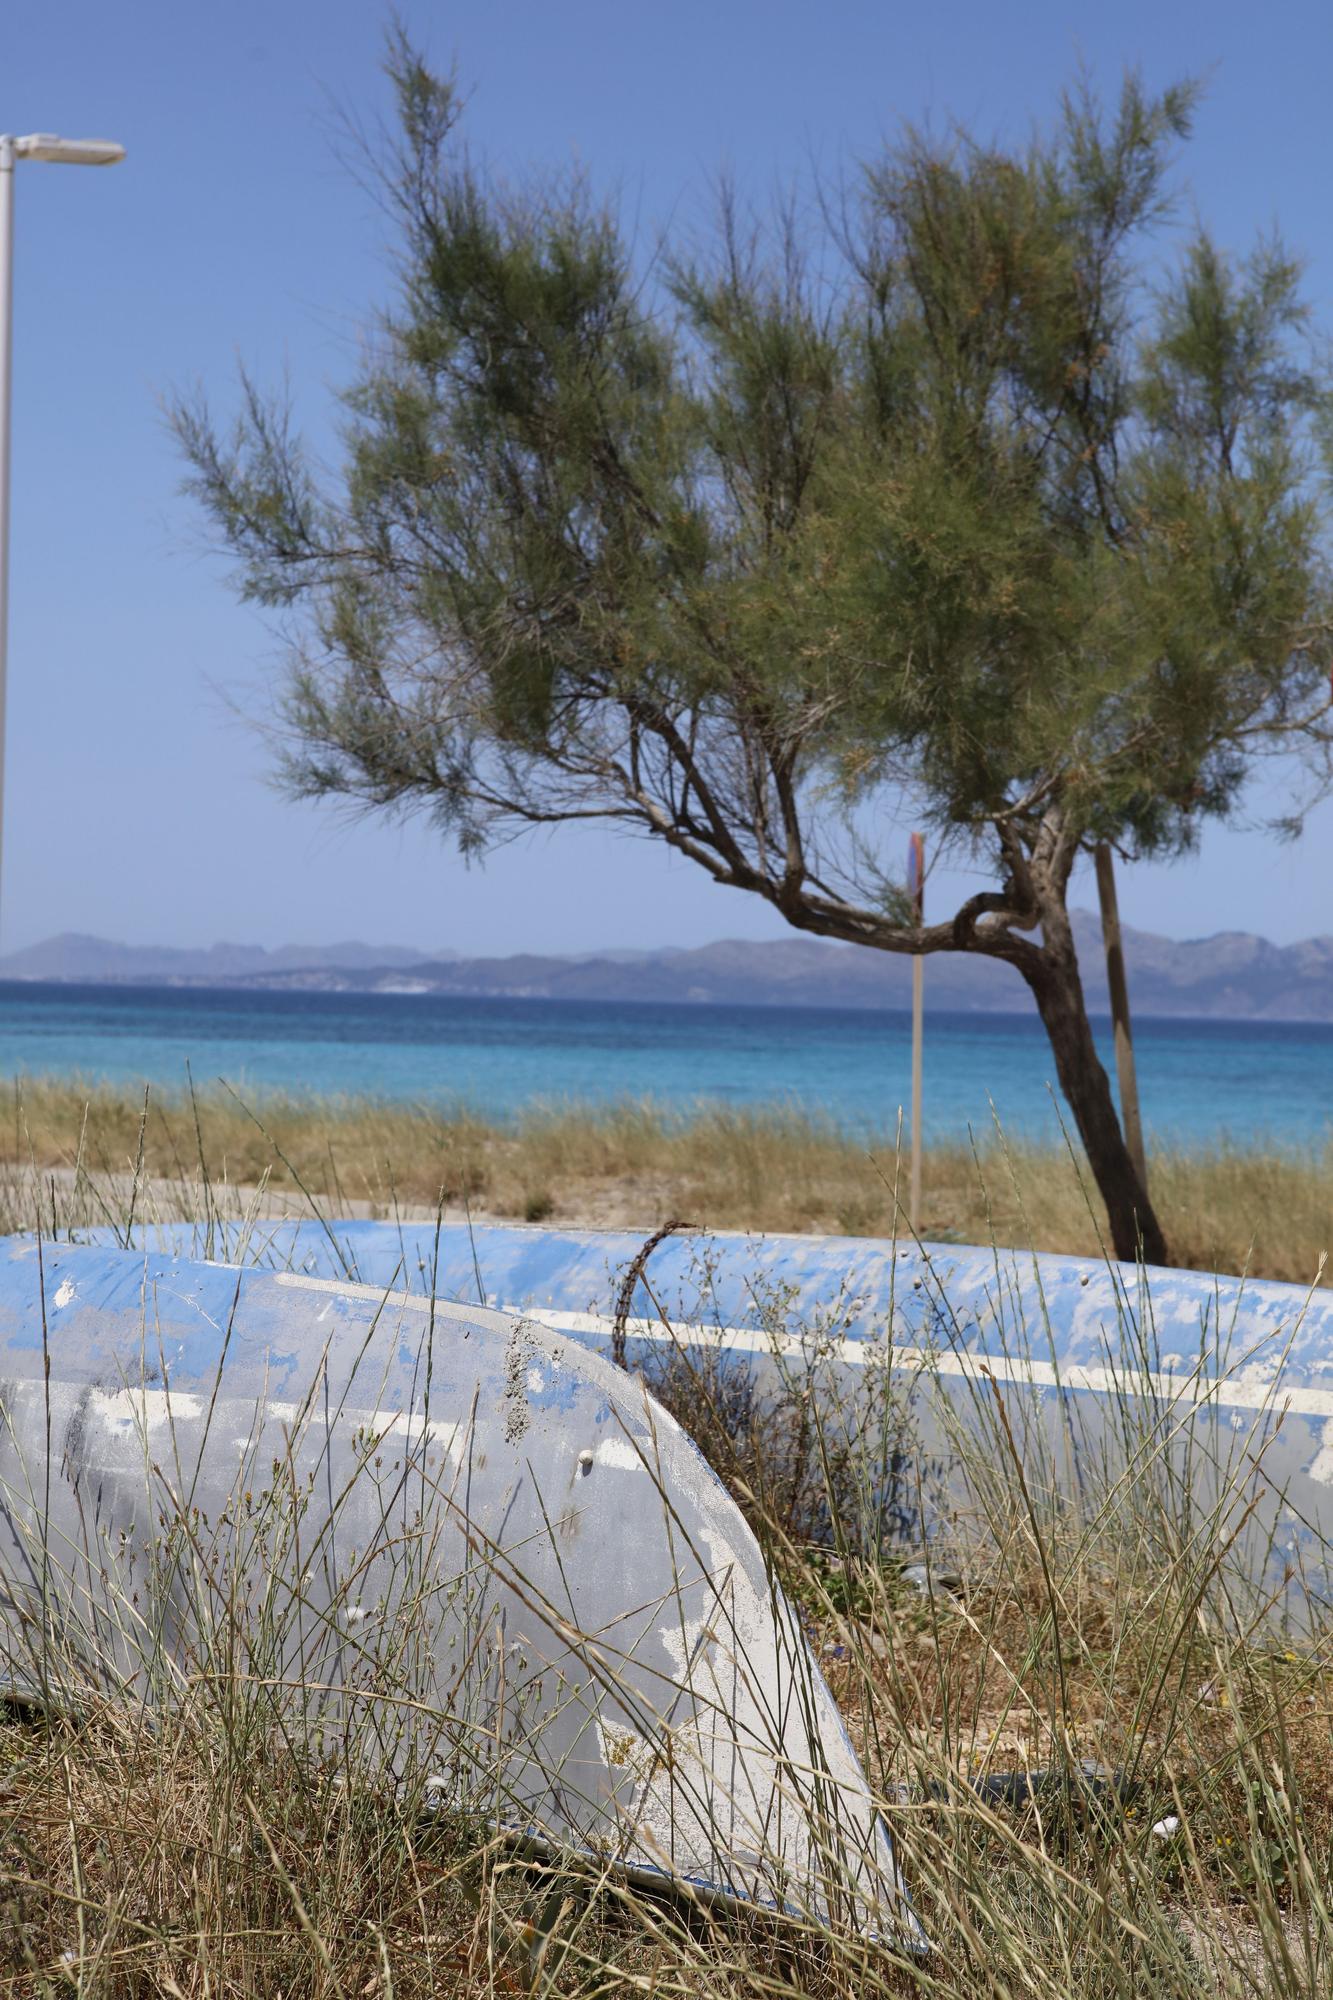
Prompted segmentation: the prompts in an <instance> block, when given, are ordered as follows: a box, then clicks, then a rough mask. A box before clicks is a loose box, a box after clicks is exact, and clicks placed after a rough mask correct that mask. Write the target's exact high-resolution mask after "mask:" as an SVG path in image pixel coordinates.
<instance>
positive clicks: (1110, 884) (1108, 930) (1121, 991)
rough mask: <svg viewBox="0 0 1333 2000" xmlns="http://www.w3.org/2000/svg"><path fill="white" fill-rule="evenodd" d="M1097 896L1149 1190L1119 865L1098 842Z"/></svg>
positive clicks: (1124, 1100)
mask: <svg viewBox="0 0 1333 2000" xmlns="http://www.w3.org/2000/svg"><path fill="white" fill-rule="evenodd" d="M1094 858H1095V860H1096V864H1097V896H1098V899H1099V901H1100V903H1101V906H1102V943H1103V944H1104V945H1105V947H1106V984H1107V988H1108V990H1109V992H1110V995H1111V1024H1112V1027H1113V1029H1114V1031H1115V1068H1116V1076H1117V1078H1118V1080H1119V1084H1120V1116H1121V1119H1122V1121H1123V1123H1124V1127H1125V1144H1126V1145H1127V1146H1128V1148H1129V1157H1130V1158H1131V1160H1133V1162H1134V1170H1135V1172H1136V1173H1137V1174H1138V1177H1139V1185H1140V1187H1141V1188H1142V1189H1143V1192H1144V1194H1145V1195H1146V1194H1147V1192H1148V1159H1147V1155H1146V1153H1145V1152H1144V1150H1143V1124H1142V1121H1141V1119H1140V1117H1139V1082H1138V1076H1137V1074H1136V1072H1135V1068H1134V1031H1133V1029H1132V1028H1131V1026H1130V1020H1129V983H1128V981H1127V980H1126V978H1125V954H1124V950H1123V948H1122V946H1121V943H1120V910H1119V906H1118V904H1117V902H1116V895H1115V867H1114V863H1113V861H1112V858H1111V850H1110V847H1109V846H1108V845H1107V843H1106V842H1105V841H1104V840H1102V841H1099V842H1098V843H1097V847H1096V850H1095V855H1094Z"/></svg>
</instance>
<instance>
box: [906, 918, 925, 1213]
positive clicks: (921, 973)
mask: <svg viewBox="0 0 1333 2000" xmlns="http://www.w3.org/2000/svg"><path fill="white" fill-rule="evenodd" d="M925 1020H926V961H925V959H924V958H923V957H922V956H921V953H920V952H918V953H917V954H916V957H915V958H914V959H913V960H912V1188H911V1193H910V1195H909V1197H908V1209H907V1214H908V1220H909V1221H910V1222H911V1225H912V1234H913V1235H914V1236H919V1235H920V1233H921V1041H922V1035H923V1032H924V1029H925Z"/></svg>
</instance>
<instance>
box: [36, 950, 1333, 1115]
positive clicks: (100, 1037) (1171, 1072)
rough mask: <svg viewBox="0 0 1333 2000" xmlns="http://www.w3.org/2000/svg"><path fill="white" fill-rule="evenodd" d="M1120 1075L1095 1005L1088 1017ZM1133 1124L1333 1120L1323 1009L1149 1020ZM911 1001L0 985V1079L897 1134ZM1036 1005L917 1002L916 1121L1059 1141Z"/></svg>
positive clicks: (1331, 1031)
mask: <svg viewBox="0 0 1333 2000" xmlns="http://www.w3.org/2000/svg"><path fill="white" fill-rule="evenodd" d="M1099 1034H1100V1038H1101V1042H1102V1054H1103V1060H1104V1061H1105V1063H1106V1065H1107V1069H1108V1072H1109V1073H1110V1074H1111V1075H1112V1076H1114V1059H1113V1054H1112V1049H1111V1039H1110V1027H1109V1023H1102V1024H1099ZM1135 1038H1136V1048H1137V1054H1138V1070H1139V1094H1140V1099H1141V1103H1142V1107H1143V1114H1144V1122H1145V1125H1146V1126H1147V1128H1148V1131H1149V1133H1150V1134H1151V1135H1152V1136H1153V1137H1154V1138H1155V1139H1157V1140H1158V1141H1159V1142H1164V1143H1171V1142H1174V1143H1179V1144H1184V1145H1192V1144H1198V1143H1203V1142H1217V1141H1224V1140H1230V1141H1233V1142H1235V1143H1237V1144H1240V1145H1244V1146H1249V1145H1252V1144H1256V1143H1265V1142H1275V1143H1278V1144H1281V1145H1286V1146H1293V1145H1295V1146H1301V1147H1308V1146H1321V1145H1323V1144H1324V1143H1325V1142H1327V1141H1328V1140H1329V1139H1330V1138H1333V1130H1331V1127H1330V1121H1331V1120H1333V1026H1323V1025H1318V1024H1311V1025H1305V1024H1288V1023H1283V1022H1254V1021H1245V1022H1233V1021H1215V1020H1207V1021H1188V1020H1146V1019H1145V1020H1141V1021H1139V1022H1138V1023H1137V1024H1136V1037H1135ZM910 1059H911V1019H910V1016H909V1015H908V1014H907V1013H905V1012H896V1011H894V1012H888V1011H884V1012H880V1011H874V1012H872V1011H864V1010H852V1009H842V1008H809V1007H803V1008H794V1007H774V1006H754V1007H746V1006H704V1005H669V1004H659V1003H655V1002H648V1001H645V1002H631V1003H621V1002H609V1001H608V1002H596V1001H558V1000H540V999H522V1000H520V999H473V998H455V997H452V996H445V995H438V994H420V993H402V994H398V993H375V994H365V993H304V992H265V991H262V990H245V989H239V988H238V989H226V990H221V989H209V988H202V987H167V988H149V987H129V986H72V985H54V984H52V985H47V984H39V983H36V982H32V983H29V982H22V983H20V982H5V983H0V1077H4V1078H18V1079H22V1078H25V1077H26V1078H34V1077H44V1076H46V1077H61V1078H71V1079H72V1078H77V1079H80V1080H82V1081H84V1082H87V1083H95V1082H105V1083H111V1084H116V1085H120V1086H124V1087H127V1088H130V1089H133V1090H135V1091H138V1090H140V1089H142V1088H143V1086H144V1085H145V1084H146V1085H149V1086H150V1087H152V1088H153V1089H156V1090H160V1091H166V1092H173V1093H179V1092H180V1091H182V1090H184V1089H185V1087H186V1085H187V1079H188V1078H189V1077H192V1078H193V1081H194V1085H195V1087H196V1089H210V1088H216V1086H217V1084H218V1083H219V1082H226V1083H228V1084H229V1085H230V1086H231V1087H232V1089H234V1090H235V1091H237V1092H239V1093H240V1094H241V1095H242V1096H243V1097H245V1098H247V1099H250V1100H256V1101H257V1100H258V1099H261V1098H264V1097H269V1098H271V1097H273V1096H274V1095H275V1094H284V1095H289V1096H290V1095H299V1096H305V1095H319V1096H325V1097H348V1098H350V1097H376V1098H385V1099H392V1100H398V1101H402V1102H405V1103H415V1104H429V1105H433V1106H438V1107H441V1108H446V1109H453V1108H458V1107H464V1106H466V1107H469V1108H471V1109H473V1110H475V1111H478V1112H480V1113H482V1114H483V1115H485V1116H486V1117H488V1118H492V1119H510V1118H513V1117H514V1116H515V1115H516V1114H519V1113H522V1112H524V1111H525V1110H529V1109H531V1108H532V1107H534V1106H537V1105H553V1104H569V1103H576V1104H589V1105H598V1104H607V1103H611V1102H615V1101H618V1100H644V1099H650V1100H652V1101H653V1102H655V1103H657V1104H659V1105H662V1106H665V1107H667V1108H669V1109H672V1110H676V1111H681V1112H686V1111H689V1110H690V1109H691V1108H693V1107H694V1106H697V1105H700V1104H713V1105H727V1106H731V1107H739V1106H753V1105H784V1106H789V1107H791V1108H794V1109H797V1110H800V1111H802V1112H804V1113H807V1114H810V1115H812V1116H814V1117H816V1118H819V1119H822V1120H826V1121H828V1122H829V1123H831V1124H833V1125H836V1126H838V1127H840V1128H842V1129H843V1130H846V1131H848V1132H852V1133H871V1132H874V1133H877V1134H881V1135H883V1134H886V1133H888V1134H891V1133H892V1132H893V1131H894V1130H895V1128H896V1126H897V1122H898V1118H899V1115H900V1110H902V1109H903V1108H905V1107H906V1106H907V1104H908V1102H909V1093H910V1073H911V1072H910ZM1062 1115H1066V1116H1067V1114H1064V1113H1063V1107H1062V1105H1061V1100H1060V1098H1059V1093H1058V1089H1057V1088H1056V1085H1055V1079H1054V1065H1053V1062H1052V1059H1051V1054H1050V1049H1049V1046H1048V1044H1047V1041H1046V1038H1045V1035H1044V1034H1043V1032H1042V1029H1041V1026H1040V1023H1039V1022H1038V1020H1037V1017H1036V1014H1035V1013H1025V1014H971V1013H950V1012H945V1011H943V1010H935V1011H932V1010H930V1009H929V1008H928V1009H927V1013H926V1028H925V1044H924V1088H923V1123H924V1127H925V1132H926V1136H927V1138H928V1139H930V1140H937V1141H941V1140H959V1139H966V1137H967V1135H968V1133H969V1132H972V1133H975V1134H976V1135H977V1136H978V1137H984V1136H986V1135H987V1134H989V1133H991V1132H992V1131H993V1130H994V1127H995V1125H996V1123H998V1124H999V1125H1000V1126H1001V1127H1002V1128H1003V1129H1004V1131H1005V1132H1007V1133H1010V1134H1012V1135H1013V1136H1015V1137H1024V1138H1034V1139H1046V1140H1052V1139H1058V1137H1059V1134H1060V1129H1061V1128H1060V1120H1061V1117H1062Z"/></svg>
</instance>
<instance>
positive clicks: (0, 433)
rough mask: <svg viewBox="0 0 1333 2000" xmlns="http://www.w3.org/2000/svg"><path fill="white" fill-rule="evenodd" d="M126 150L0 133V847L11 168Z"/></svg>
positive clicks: (79, 162) (100, 160)
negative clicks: (27, 162)
mask: <svg viewBox="0 0 1333 2000" xmlns="http://www.w3.org/2000/svg"><path fill="white" fill-rule="evenodd" d="M124 157H125V148H124V147H123V146H118V145H116V143H115V141H114V140H112V139H62V138H60V137H58V135H57V134H56V133H54V132H30V133H29V134H28V136H27V138H26V139H15V138H13V137H11V136H10V135H9V134H8V133H3V134H0V843H2V837H3V832H4V787H5V676H6V669H7V666H8V656H9V398H10V385H11V381H12V377H13V358H12V347H13V341H12V335H13V322H14V310H13V292H14V283H13V280H14V166H15V163H16V162H17V161H19V160H55V161H57V162H61V163H63V164H64V165H66V166H72V167H113V166H114V165H115V164H116V161H117V160H123V159H124Z"/></svg>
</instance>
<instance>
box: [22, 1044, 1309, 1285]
mask: <svg viewBox="0 0 1333 2000" xmlns="http://www.w3.org/2000/svg"><path fill="white" fill-rule="evenodd" d="M1151 1173H1152V1180H1153V1194H1154V1199H1155V1201H1156V1204H1157V1207H1158V1212H1159V1214H1160V1215H1161V1217H1162V1220H1163V1224H1164V1226H1165V1229H1166V1232H1167V1237H1168V1239H1169V1242H1170V1244H1171V1248H1172V1253H1173V1256H1174V1259H1175V1261H1176V1262H1177V1263H1179V1264H1181V1265H1185V1266H1190V1267H1196V1268H1202V1269H1209V1270H1212V1269H1215V1270H1220V1271H1227V1272H1239V1271H1242V1270H1248V1271H1250V1272H1251V1273H1252V1274H1254V1275H1256V1276H1262V1277H1272V1278H1285V1279H1290V1280H1293V1281H1296V1282H1301V1283H1308V1282H1310V1281H1312V1280H1314V1279H1315V1277H1316V1273H1317V1272H1318V1270H1319V1266H1320V1260H1321V1258H1322V1257H1323V1256H1324V1254H1325V1252H1326V1251H1327V1250H1328V1249H1329V1247H1330V1239H1331V1238H1333V1147H1326V1148H1324V1149H1322V1150H1317V1149H1311V1148H1305V1149H1302V1148H1300V1147H1295V1146H1292V1147H1282V1146H1279V1145H1277V1144H1265V1143H1256V1144H1252V1145H1240V1144H1230V1143H1228V1144H1218V1145H1212V1146H1202V1147H1197V1148H1193V1149H1183V1148H1157V1149H1155V1150H1154V1152H1153V1155H1152V1161H1151ZM52 1176H54V1177H55V1178H56V1180H57V1183H58V1185H59V1186H60V1188H61V1190H62V1196H64V1197H67V1196H68V1195H69V1194H70V1192H71V1191H72V1190H73V1189H74V1188H75V1187H77V1188H78V1189H79V1202H78V1205H79V1206H80V1208H81V1211H82V1212H83V1213H84V1219H86V1220H93V1219H96V1216H97V1214H98V1212H99V1207H100V1208H101V1209H102V1210H104V1211H105V1213H106V1214H107V1215H108V1216H109V1215H110V1213H111V1210H112V1208H113V1207H114V1205H115V1203H117V1202H119V1201H122V1200H128V1199H129V1190H130V1189H131V1188H132V1187H133V1185H134V1184H135V1181H136V1177H137V1180H138V1182H139V1184H140V1188H141V1193H140V1196H139V1199H140V1200H146V1199H150V1198H151V1199H152V1200H154V1201H156V1202H157V1204H158V1205H159V1208H161V1209H162V1211H163V1212H166V1211H167V1210H168V1209H169V1208H170V1207H171V1204H172V1203H173V1201H174V1202H176V1203H177V1205H178V1206H179V1208H180V1212H182V1213H196V1212H197V1211H198V1203H199V1198H200V1194H201V1189H202V1185H203V1181H204V1180H205V1179H206V1180H207V1182H208V1184H209V1187H210V1189H211V1190H212V1191H213V1192H214V1193H216V1194H218V1195H219V1196H225V1198H226V1199H227V1200H229V1201H232V1202H233V1203H239V1204H244V1202H245V1201H246V1200H248V1199H251V1198H252V1197H253V1195H254V1192H255V1191H256V1190H259V1191H261V1194H262V1199H263V1200H264V1201H265V1202H266V1203H267V1204H268V1205H270V1206H278V1207H280V1206H281V1205H282V1204H283V1202H284V1201H290V1200H295V1201H296V1202H297V1203H298V1204H299V1203H300V1202H302V1201H303V1200H304V1199H305V1195H304V1193H303V1190H308V1191H309V1193H310V1194H312V1195H314V1196H315V1197H317V1199H318V1200H319V1201H320V1203H321V1204H322V1205H324V1206H326V1207H327V1208H329V1209H330V1210H331V1211H332V1212H335V1213H341V1214H352V1213H359V1214H367V1215H378V1216H386V1215H392V1214H394V1213H395V1212H397V1211H398V1210H404V1211H408V1212H410V1211H413V1210H415V1211H416V1212H418V1213H422V1212H424V1213H434V1211H435V1208H436V1205H437V1203H438V1201H439V1199H440V1197H441V1195H442V1194H443V1197H444V1199H445V1202H446V1204H448V1205H450V1206H451V1207H452V1208H455V1209H457V1208H458V1207H459V1206H460V1205H461V1204H464V1203H466V1204H467V1206H468V1207H469V1209H470V1211H471V1212H472V1214H473V1215H474V1216H492V1217H502V1218H505V1219H517V1220H524V1221H529V1222H548V1221H549V1222H552V1223H555V1224H559V1223H570V1224H576V1225H588V1226H594V1227H622V1226H623V1227H631V1228H638V1227H642V1228H643V1229H644V1230H645V1231H647V1230H649V1229H652V1228H654V1227H656V1226H657V1225H659V1224H660V1223H662V1222H664V1221H666V1220H668V1219H670V1218H684V1219H686V1220H689V1221H694V1222H698V1223H700V1224H706V1225H707V1226H708V1227H710V1228H713V1229H767V1230H792V1231H798V1232H799V1231H814V1232H829V1233H842V1234H848V1235H883V1234H889V1233H892V1231H893V1230H894V1229H895V1227H898V1228H901V1226H902V1215H901V1207H900V1196H901V1194H902V1191H903V1189H905V1186H906V1174H905V1168H904V1164H903V1162H902V1161H900V1159H899V1157H898V1151H897V1136H896V1134H894V1133H885V1134H881V1135H879V1136H878V1137H872V1138H870V1139H861V1138H856V1137H851V1136H848V1135H847V1134H846V1133H844V1132H840V1131H839V1130H838V1129H837V1128H836V1127H834V1126H832V1125H826V1124H822V1123H820V1122H819V1121H818V1120H816V1119H811V1118H809V1117H808V1116H805V1115H802V1114H801V1113H798V1112H796V1111H792V1110H786V1109H783V1108H780V1107H778V1108H772V1109H740V1110H726V1109H719V1108H718V1107H716V1106H700V1107H698V1108H697V1109H695V1110H693V1111H686V1112H684V1113H680V1114H676V1115H673V1114H671V1113H668V1112H666V1111H664V1110H663V1109H662V1108H660V1107H657V1106H654V1105H651V1104H640V1103H626V1104H620V1105H615V1106H612V1107H609V1108H590V1107H587V1106H578V1105H572V1106H571V1105H558V1104H555V1105H550V1106H546V1107H543V1108H537V1109H534V1110H532V1111H530V1112H527V1113H525V1114H524V1115H523V1116H521V1117H519V1118H517V1119H515V1120H514V1121H513V1122H512V1123H499V1122H497V1123H487V1122H486V1121H485V1120H483V1119H482V1118H480V1117H478V1116H477V1115H476V1114H474V1113H471V1112H467V1111H456V1112H448V1111H442V1110H440V1109H438V1108H435V1107H431V1106H427V1105H400V1104H390V1103H384V1102H380V1101H372V1100H364V1101H357V1100H345V1101H330V1100H321V1099H311V1098H305V1099H303V1098H290V1099H282V1098H272V1097H270V1098H267V1099H256V1100H246V1101H242V1099H241V1098H239V1097H238V1096H234V1095H232V1094H230V1093H229V1092H227V1091H226V1090H225V1089H223V1088H220V1087H216V1086H215V1087H213V1088H212V1089H210V1090H208V1091H207V1092H202V1093H200V1095H199V1096H198V1098H197V1099H196V1100H193V1101H192V1100H191V1099H189V1098H188V1097H187V1098H181V1097H179V1096H176V1097H171V1096H159V1095H157V1094H153V1095H151V1096H150V1097H149V1098H148V1099H147V1100H146V1102H145V1100H143V1099H135V1098H133V1097H131V1096H129V1095H127V1094H126V1093H124V1092H120V1091H116V1090H111V1089H107V1088H105V1087H92V1088H83V1087H80V1086H79V1085H78V1084H74V1083H67V1082H55V1081H42V1080H40V1079H39V1080H36V1081H25V1082H24V1083H23V1085H22V1086H21V1087H20V1086H18V1085H15V1086H13V1089H12V1092H11V1102H10V1108H9V1116H8V1117H7V1118H0V1177H2V1178H0V1223H3V1221H4V1219H5V1218H4V1212H5V1211H6V1210H7V1211H8V1213H9V1214H10V1215H11V1216H12V1218H13V1225H12V1226H14V1227H15V1228H19V1227H26V1226H28V1225H29V1224H30V1223H31V1221H32V1217H33V1204H34V1201H35V1199H36V1194H35V1190H36V1189H37V1188H38V1187H41V1186H46V1187H47V1189H48V1193H47V1195H46V1196H44V1197H43V1199H47V1200H48V1202H49V1183H50V1180H51V1177H52ZM1089 1186H1090V1183H1089V1180H1088V1176H1087V1174H1086V1170H1085V1169H1084V1170H1082V1171H1080V1170H1079V1163H1078V1162H1077V1160H1076V1159H1075V1158H1074V1157H1073V1156H1072V1155H1071V1153H1070V1151H1069V1150H1067V1149H1061V1148H1059V1147H1042V1146H1033V1145H1028V1144H1024V1143H1021V1142H1018V1141H1010V1140H1008V1139H1007V1138H1005V1136H1004V1135H1002V1134H999V1133H997V1132H995V1131H994V1130H991V1131H986V1132H981V1133H978V1134H977V1135H976V1137H975V1143H974V1144H972V1145H956V1146H937V1147H934V1148H932V1149H931V1150H930V1151H929V1152H928V1154H927V1156H926V1161H925V1170H924V1194H923V1216H922V1234H923V1236H925V1237H926V1238H928V1239H931V1238H933V1239H935V1240H943V1241H952V1242H983V1243H984V1242H989V1241H992V1240H996V1241H1000V1242H1021V1243H1024V1244H1031V1245H1033V1246H1034V1247H1035V1248H1037V1249H1041V1250H1058V1251H1066V1252H1071V1253H1081V1254H1087V1255H1092V1256H1096V1255H1098V1254H1100V1253H1101V1251H1102V1248H1103V1238H1102V1229H1101V1221H1100V1209H1099V1205H1098V1203H1097V1201H1096V1199H1095V1197H1092V1198H1090V1195H1089ZM150 1191H151V1192H150Z"/></svg>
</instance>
